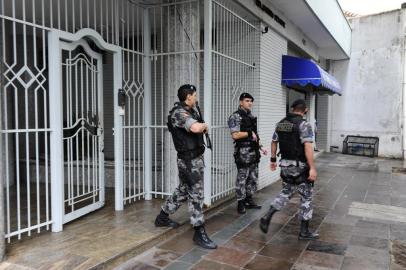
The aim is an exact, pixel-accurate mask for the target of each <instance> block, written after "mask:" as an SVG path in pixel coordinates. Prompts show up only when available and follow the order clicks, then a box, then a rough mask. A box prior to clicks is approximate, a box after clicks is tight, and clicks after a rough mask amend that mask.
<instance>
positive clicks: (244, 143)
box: [235, 141, 256, 147]
mask: <svg viewBox="0 0 406 270" xmlns="http://www.w3.org/2000/svg"><path fill="white" fill-rule="evenodd" d="M235 145H237V146H239V147H241V146H255V145H256V142H254V141H251V142H238V141H237V142H235Z"/></svg>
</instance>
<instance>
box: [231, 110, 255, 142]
mask: <svg viewBox="0 0 406 270" xmlns="http://www.w3.org/2000/svg"><path fill="white" fill-rule="evenodd" d="M234 113H238V114H239V115H240V117H241V123H240V131H242V132H248V131H252V132H255V134H256V135H258V127H257V118H256V117H255V116H253V115H252V114H248V113H247V112H246V111H244V110H243V109H241V108H239V109H238V110H237V111H236V112H234ZM258 140H259V138H258ZM235 142H236V144H237V145H247V144H252V145H254V144H256V142H254V141H252V138H248V137H247V138H243V139H238V140H236V141H235Z"/></svg>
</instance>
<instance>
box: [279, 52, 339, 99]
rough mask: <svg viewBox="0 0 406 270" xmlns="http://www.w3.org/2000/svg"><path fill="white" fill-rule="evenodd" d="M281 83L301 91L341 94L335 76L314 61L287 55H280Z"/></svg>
mask: <svg viewBox="0 0 406 270" xmlns="http://www.w3.org/2000/svg"><path fill="white" fill-rule="evenodd" d="M282 84H284V85H286V86H287V87H290V88H293V89H297V90H302V91H314V92H316V93H321V94H338V95H340V96H341V94H342V90H341V86H340V83H339V82H338V81H337V80H336V78H334V77H333V76H332V75H330V74H328V73H327V72H326V71H324V70H323V69H322V68H321V67H319V66H318V65H317V64H316V63H315V62H313V61H311V60H308V59H304V58H299V57H294V56H289V55H283V56H282Z"/></svg>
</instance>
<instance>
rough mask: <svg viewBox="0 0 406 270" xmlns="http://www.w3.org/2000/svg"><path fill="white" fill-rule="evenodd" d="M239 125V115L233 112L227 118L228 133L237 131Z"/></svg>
mask: <svg viewBox="0 0 406 270" xmlns="http://www.w3.org/2000/svg"><path fill="white" fill-rule="evenodd" d="M240 125H241V116H240V115H239V114H238V113H237V112H235V113H233V114H232V115H230V117H229V118H228V128H229V129H230V133H234V132H239V131H240Z"/></svg>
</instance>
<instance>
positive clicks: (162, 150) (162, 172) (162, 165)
mask: <svg viewBox="0 0 406 270" xmlns="http://www.w3.org/2000/svg"><path fill="white" fill-rule="evenodd" d="M160 11H161V20H160V21H161V25H160V30H161V34H160V40H161V53H163V52H164V45H163V43H164V42H163V41H164V38H163V27H164V24H163V20H164V16H163V12H164V10H163V7H161V9H160ZM167 42H168V41H167ZM160 61H161V88H160V89H161V106H160V108H161V125H162V124H163V123H164V119H165V118H164V66H163V64H164V56H160ZM163 140H164V128H161V141H162V143H161V182H162V192H163V191H164V190H165V189H164V179H165V178H164V174H165V173H164V172H165V170H164V169H165V164H164V141H163Z"/></svg>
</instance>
